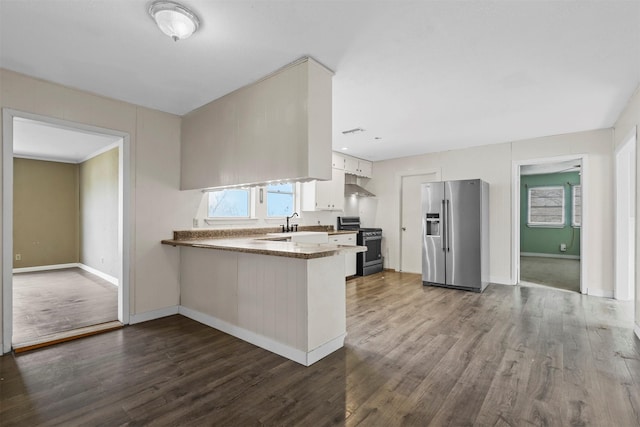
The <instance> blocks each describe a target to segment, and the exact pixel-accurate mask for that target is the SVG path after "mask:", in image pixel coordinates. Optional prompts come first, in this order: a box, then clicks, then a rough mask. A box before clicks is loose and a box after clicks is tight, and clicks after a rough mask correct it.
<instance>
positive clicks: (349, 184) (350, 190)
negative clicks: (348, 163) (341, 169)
mask: <svg viewBox="0 0 640 427" xmlns="http://www.w3.org/2000/svg"><path fill="white" fill-rule="evenodd" d="M344 196H345V197H349V196H356V197H375V194H373V193H372V192H370V191H368V190H366V189H364V188H362V187H360V186H359V185H358V184H357V178H356V177H355V176H353V175H345V182H344Z"/></svg>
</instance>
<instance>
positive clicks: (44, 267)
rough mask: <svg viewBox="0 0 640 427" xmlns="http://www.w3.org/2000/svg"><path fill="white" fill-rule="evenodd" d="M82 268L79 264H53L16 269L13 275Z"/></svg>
mask: <svg viewBox="0 0 640 427" xmlns="http://www.w3.org/2000/svg"><path fill="white" fill-rule="evenodd" d="M77 267H80V264H79V263H77V262H72V263H69V264H52V265H39V266H36V267H22V268H14V269H13V273H14V274H15V273H31V272H34V271H47V270H62V269H64V268H77Z"/></svg>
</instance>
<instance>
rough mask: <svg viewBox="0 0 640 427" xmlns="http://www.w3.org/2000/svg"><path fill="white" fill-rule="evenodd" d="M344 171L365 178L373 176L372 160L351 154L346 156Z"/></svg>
mask: <svg viewBox="0 0 640 427" xmlns="http://www.w3.org/2000/svg"><path fill="white" fill-rule="evenodd" d="M344 172H345V173H348V174H351V175H357V176H361V177H364V178H371V162H369V161H367V160H362V159H357V158H355V157H351V156H344Z"/></svg>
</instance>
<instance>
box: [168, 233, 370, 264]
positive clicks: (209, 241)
mask: <svg viewBox="0 0 640 427" xmlns="http://www.w3.org/2000/svg"><path fill="white" fill-rule="evenodd" d="M278 231H279V228H253V229H250V228H245V229H241V228H238V229H218V230H185V231H174V232H173V239H168V240H163V241H162V244H164V245H171V246H186V247H191V248H204V249H218V250H225V251H233V252H245V253H253V254H260V255H273V256H284V257H289V258H301V259H312V258H322V257H328V256H333V255H336V254H339V253H346V252H356V253H357V252H365V251H366V250H367V248H366V247H365V246H345V245H334V244H330V243H294V242H288V241H281V240H278V237H267V236H266V234H267V233H277V232H278ZM300 231H324V232H327V233H329V234H330V235H331V234H349V233H353V232H348V231H347V232H344V231H334V230H333V226H317V227H316V226H313V227H304V228H303V227H300Z"/></svg>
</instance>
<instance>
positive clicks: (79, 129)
mask: <svg viewBox="0 0 640 427" xmlns="http://www.w3.org/2000/svg"><path fill="white" fill-rule="evenodd" d="M3 129H4V130H3V141H4V147H3V154H4V158H3V178H4V184H3V194H4V197H3V212H5V214H4V221H3V236H4V237H3V243H2V244H3V254H4V256H3V261H2V262H3V272H4V273H3V280H2V288H3V343H2V344H3V352H8V351H10V350H11V349H12V348H14V349H15V350H16V351H19V349H27V348H37V347H40V346H42V345H45V344H46V343H48V342H52V343H55V342H61V341H67V340H69V339H73V338H74V337H76V336H86V335H90V334H92V333H96V332H98V331H101V330H110V329H113V328H114V327H120V326H121V325H122V324H124V323H128V320H129V319H128V312H129V309H128V305H129V302H128V287H129V286H128V285H129V284H128V280H127V279H128V274H126V271H127V270H128V263H127V261H126V260H127V256H128V250H126V248H127V247H128V233H127V232H126V227H125V224H128V216H127V214H126V212H127V206H126V205H128V202H127V197H126V195H125V194H124V193H125V189H126V188H128V180H129V175H128V173H127V166H126V165H127V164H128V156H129V137H128V135H126V134H124V133H122V132H118V131H113V130H109V129H102V128H96V127H93V126H87V125H82V124H78V123H72V122H67V121H62V120H58V119H53V118H49V117H43V116H38V115H32V114H29V113H23V112H17V111H14V110H10V109H4V110H3Z"/></svg>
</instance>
